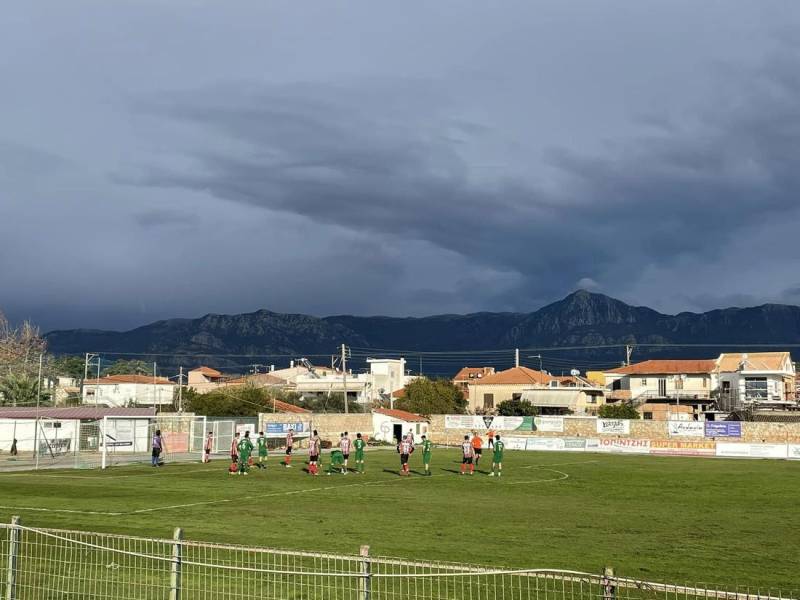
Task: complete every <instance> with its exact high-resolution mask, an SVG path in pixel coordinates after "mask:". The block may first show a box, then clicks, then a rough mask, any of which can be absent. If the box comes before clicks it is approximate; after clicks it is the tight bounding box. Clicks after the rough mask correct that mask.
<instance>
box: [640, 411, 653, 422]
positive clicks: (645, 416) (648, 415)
mask: <svg viewBox="0 0 800 600" xmlns="http://www.w3.org/2000/svg"><path fill="white" fill-rule="evenodd" d="M642 418H643V419H644V420H645V421H652V420H653V413H651V412H646V413H642Z"/></svg>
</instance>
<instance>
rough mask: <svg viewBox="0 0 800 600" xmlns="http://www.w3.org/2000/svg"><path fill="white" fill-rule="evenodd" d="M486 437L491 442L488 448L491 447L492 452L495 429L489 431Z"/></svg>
mask: <svg viewBox="0 0 800 600" xmlns="http://www.w3.org/2000/svg"><path fill="white" fill-rule="evenodd" d="M486 437H487V439H488V440H489V442H488V446H489V449H490V450H491V448H492V444H493V443H494V429H490V430H489V431H487V432H486Z"/></svg>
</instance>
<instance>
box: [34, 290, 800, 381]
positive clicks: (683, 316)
mask: <svg viewBox="0 0 800 600" xmlns="http://www.w3.org/2000/svg"><path fill="white" fill-rule="evenodd" d="M46 338H47V341H48V345H49V348H50V350H51V351H52V352H54V353H57V354H82V353H84V352H105V353H131V354H134V353H136V354H141V355H152V356H156V355H172V356H173V357H174V358H171V359H169V362H176V363H177V362H180V363H181V364H185V365H187V366H189V365H190V363H192V362H204V363H205V364H208V363H215V364H217V365H219V366H225V365H233V364H236V363H237V362H238V363H241V362H242V360H243V357H245V356H248V357H249V356H252V357H254V358H258V357H264V358H265V359H266V360H271V362H272V363H278V364H280V363H281V362H288V357H289V356H295V357H299V356H308V357H312V356H316V357H322V356H326V357H327V356H330V355H333V354H336V353H337V352H338V351H339V347H340V345H341V344H346V345H347V346H349V347H352V348H353V349H354V350H353V352H354V353H355V357H354V362H358V357H359V356H361V357H362V358H363V357H365V356H366V355H367V354H371V355H374V356H381V355H386V356H388V355H397V354H399V353H400V351H402V353H403V354H405V355H406V356H407V357H411V358H413V357H414V356H415V354H414V353H415V352H416V353H420V352H426V353H430V352H441V353H446V354H442V355H440V356H436V355H425V361H426V363H427V365H428V366H429V367H431V368H432V367H433V366H434V365H435V368H436V369H437V371H436V372H440V373H443V374H444V373H446V372H449V371H455V370H457V369H458V367H459V366H462V365H461V364H460V363H461V362H463V363H464V364H471V365H472V366H475V364H476V363H479V362H485V363H489V364H491V362H492V361H496V362H498V363H503V364H497V366H498V367H501V366H506V365H505V362H507V361H508V360H511V357H512V356H513V355H512V354H511V353H508V354H502V355H501V354H500V353H496V354H479V353H478V351H490V350H492V351H497V350H508V349H513V348H524V349H532V350H531V351H536V349H541V350H540V353H541V354H542V356H543V357H544V358H543V360H544V361H545V363H544V364H545V368H547V361H551V362H550V366H551V369H552V368H553V367H554V366H558V365H560V366H562V367H564V366H566V365H567V364H568V363H569V362H570V361H573V362H574V363H575V364H576V365H577V366H578V367H581V366H583V367H589V366H592V363H593V362H594V363H597V364H598V365H601V364H607V363H614V362H618V361H620V360H621V359H622V358H624V348H620V345H625V344H631V345H639V346H638V347H637V348H636V350H635V355H634V359H644V358H654V357H658V356H669V357H672V358H684V357H697V358H705V357H712V356H716V355H717V354H719V352H720V351H722V350H725V349H727V350H735V349H737V347H738V348H742V347H743V345H747V346H753V345H764V347H765V348H766V347H768V346H769V345H773V344H800V307H798V306H790V305H782V304H764V305H761V306H755V307H750V308H725V309H719V310H711V311H708V312H704V313H692V312H682V313H680V314H677V315H666V314H662V313H660V312H657V311H655V310H653V309H650V308H647V307H641V306H630V305H628V304H626V303H624V302H622V301H620V300H616V299H614V298H611V297H609V296H606V295H603V294H597V293H591V292H588V291H585V290H578V291H576V292H573V293H572V294H570V295H569V296H567V297H566V298H563V299H562V300H559V301H557V302H554V303H552V304H549V305H547V306H544V307H542V308H540V309H539V310H536V311H534V312H530V313H510V312H503V313H491V312H480V313H473V314H467V315H454V314H449V315H436V316H431V317H419V318H411V317H409V318H398V317H380V316H378V317H358V316H349V315H343V316H331V317H322V318H320V317H313V316H309V315H303V314H283V313H276V312H272V311H269V310H259V311H256V312H253V313H246V314H239V315H218V314H208V315H205V316H203V317H200V318H197V319H168V320H162V321H157V322H155V323H151V324H149V325H145V326H142V327H138V328H136V329H132V330H130V331H102V330H91V329H73V330H60V331H51V332H49V333H48V334H46ZM648 344H653V345H668V344H676V345H682V346H672V347H670V346H661V347H658V346H647V345H648ZM704 344H705V345H707V346H705V347H701V346H702V345H704ZM717 345H722V346H724V347H721V346H717ZM574 346H593V347H594V348H588V349H570V350H567V349H563V350H558V351H556V350H548V349H551V348H555V347H574ZM603 346H613V347H610V348H609V347H603ZM753 350H755V349H753ZM175 355H182V356H181V357H175ZM187 355H188V356H187ZM204 355H205V356H207V357H208V358H207V359H206V358H205V357H204ZM221 355H229V356H227V357H226V356H221ZM230 355H240V356H239V357H231V356H230ZM268 355H271V356H268ZM460 357H462V358H463V360H460ZM491 357H494V358H491ZM283 358H286V361H282V359H283ZM411 358H410V360H411ZM524 358H525V359H528V358H529V355H528V354H526V355H525V356H524ZM531 360H533V363H532V364H533V365H534V366H535V365H536V364H538V363H537V360H536V359H531ZM161 362H163V361H161ZM250 362H252V361H250ZM322 362H323V363H324V362H325V361H322ZM410 366H413V363H410Z"/></svg>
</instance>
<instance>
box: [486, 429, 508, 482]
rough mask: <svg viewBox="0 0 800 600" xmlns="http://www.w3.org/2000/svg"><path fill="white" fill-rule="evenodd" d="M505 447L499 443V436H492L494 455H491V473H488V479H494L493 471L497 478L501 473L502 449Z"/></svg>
mask: <svg viewBox="0 0 800 600" xmlns="http://www.w3.org/2000/svg"><path fill="white" fill-rule="evenodd" d="M504 447H505V445H504V444H503V442H501V441H500V434H497V435H496V436H494V454H493V455H492V472H491V473H489V477H494V475H495V470H496V471H497V476H498V477H500V475H501V474H502V472H503V448H504Z"/></svg>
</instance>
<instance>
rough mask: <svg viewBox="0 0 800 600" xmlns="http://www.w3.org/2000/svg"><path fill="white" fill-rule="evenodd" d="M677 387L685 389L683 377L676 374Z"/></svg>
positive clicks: (677, 388)
mask: <svg viewBox="0 0 800 600" xmlns="http://www.w3.org/2000/svg"><path fill="white" fill-rule="evenodd" d="M675 389H676V390H682V389H683V377H680V376H679V375H676V376H675Z"/></svg>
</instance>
